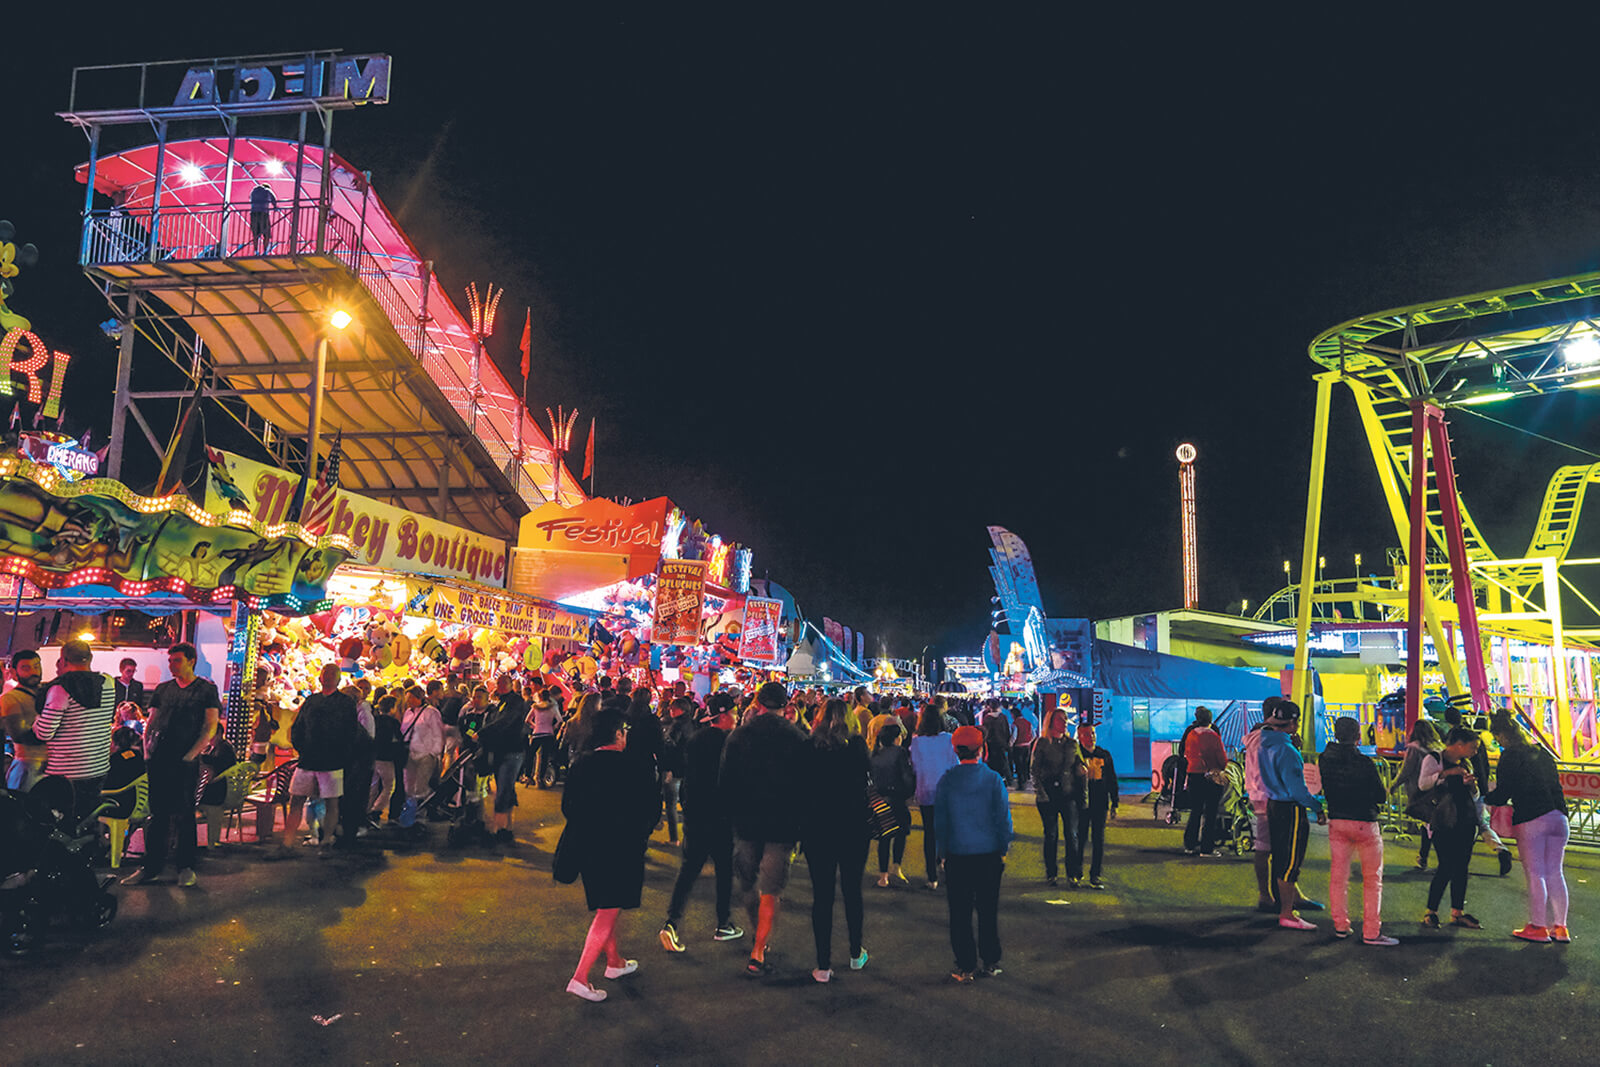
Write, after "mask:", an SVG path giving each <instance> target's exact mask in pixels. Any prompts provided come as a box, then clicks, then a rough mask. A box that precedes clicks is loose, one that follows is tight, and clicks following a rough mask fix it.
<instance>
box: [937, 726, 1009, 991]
mask: <svg viewBox="0 0 1600 1067" xmlns="http://www.w3.org/2000/svg"><path fill="white" fill-rule="evenodd" d="M951 743H952V745H953V747H954V748H955V754H956V757H957V758H958V759H959V760H960V761H961V762H959V763H958V764H956V766H954V767H952V768H950V769H949V770H948V771H946V772H945V773H944V776H943V777H941V778H940V779H939V786H938V792H937V795H936V796H935V798H934V828H935V837H936V840H937V843H938V849H939V858H940V861H941V863H942V864H943V867H944V881H945V892H946V893H947V894H948V899H949V904H950V947H951V948H953V949H954V950H955V954H956V969H955V971H954V972H953V973H952V974H951V975H950V977H952V978H954V979H955V980H956V981H957V982H961V983H967V982H971V981H972V980H973V979H974V978H975V977H976V976H977V973H978V964H979V960H980V957H981V960H982V964H983V970H982V973H983V974H985V975H987V976H988V977H991V978H993V977H997V976H998V975H999V974H1000V876H1001V875H1002V874H1003V873H1004V872H1005V869H1006V850H1007V849H1008V848H1009V847H1010V845H1011V837H1012V832H1011V804H1010V803H1009V801H1008V800H1007V799H1006V784H1005V782H1004V781H1002V780H1001V778H1000V776H999V775H998V774H996V773H995V772H994V771H993V770H992V769H990V768H989V767H987V766H985V765H984V764H983V763H980V762H979V757H980V756H981V755H982V753H983V731H982V730H979V729H978V728H977V727H976V726H962V727H960V728H958V729H957V730H956V732H955V733H954V734H953V735H952V736H951ZM974 911H976V912H977V914H978V937H977V941H976V943H974V941H973V937H972V914H973V912H974Z"/></svg>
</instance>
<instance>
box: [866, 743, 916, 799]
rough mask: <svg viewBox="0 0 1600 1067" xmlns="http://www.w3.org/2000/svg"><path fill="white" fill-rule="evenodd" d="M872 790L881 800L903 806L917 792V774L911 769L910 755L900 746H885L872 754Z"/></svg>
mask: <svg viewBox="0 0 1600 1067" xmlns="http://www.w3.org/2000/svg"><path fill="white" fill-rule="evenodd" d="M872 788H874V789H876V790H877V791H878V794H879V795H880V796H882V797H883V799H885V800H887V801H890V802H891V803H894V804H905V803H907V802H909V801H910V800H911V794H913V793H915V792H916V791H917V772H916V771H915V770H913V769H912V767H911V753H910V752H908V751H906V750H905V749H904V748H903V747H901V746H900V745H885V746H883V747H882V748H880V749H878V751H876V752H874V753H873V754H872Z"/></svg>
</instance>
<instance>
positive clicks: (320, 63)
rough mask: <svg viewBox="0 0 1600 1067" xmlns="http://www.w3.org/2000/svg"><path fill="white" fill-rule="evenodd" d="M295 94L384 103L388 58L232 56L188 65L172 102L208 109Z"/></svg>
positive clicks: (311, 98)
mask: <svg viewBox="0 0 1600 1067" xmlns="http://www.w3.org/2000/svg"><path fill="white" fill-rule="evenodd" d="M296 98H297V99H300V100H308V101H314V102H316V103H321V104H331V103H339V102H344V101H350V102H358V103H367V104H386V103H388V102H389V57H388V56H383V55H372V56H332V57H310V58H309V59H300V60H292V61H289V62H279V63H262V62H261V61H259V60H253V59H234V60H224V61H222V62H220V63H217V64H215V65H213V66H209V67H190V68H189V69H188V70H187V71H186V72H185V73H184V76H183V81H182V82H181V83H180V84H179V85H178V91H177V94H176V95H174V96H173V98H172V106H173V107H180V108H188V107H206V108H208V109H209V108H215V107H217V106H218V105H226V104H267V103H271V102H272V101H274V100H287V99H296Z"/></svg>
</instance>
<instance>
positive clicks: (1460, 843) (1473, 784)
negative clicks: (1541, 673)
mask: <svg viewBox="0 0 1600 1067" xmlns="http://www.w3.org/2000/svg"><path fill="white" fill-rule="evenodd" d="M1477 749H1478V735H1477V734H1476V733H1474V732H1473V731H1471V730H1469V729H1467V728H1466V727H1464V726H1458V727H1456V728H1455V729H1453V730H1451V731H1450V733H1449V734H1447V735H1446V736H1445V743H1444V749H1443V750H1442V751H1441V752H1439V753H1437V754H1435V753H1432V752H1430V753H1428V754H1427V755H1425V756H1423V757H1422V763H1421V766H1420V768H1419V770H1418V774H1417V786H1418V789H1419V790H1420V792H1419V795H1418V798H1417V801H1416V803H1415V804H1413V805H1412V806H1411V807H1409V808H1407V809H1406V813H1407V814H1408V815H1411V816H1412V818H1415V819H1417V820H1418V821H1425V822H1426V823H1427V824H1428V832H1429V834H1430V835H1431V836H1432V838H1433V849H1434V851H1435V852H1437V853H1438V855H1439V869H1438V870H1437V871H1435V872H1434V875H1433V882H1432V883H1431V884H1430V885H1429V886H1428V910H1427V911H1425V912H1423V915H1422V925H1423V926H1425V927H1427V928H1428V929H1430V930H1437V929H1439V914H1438V913H1439V902H1440V901H1441V900H1442V899H1443V898H1444V891H1445V887H1446V886H1449V888H1450V925H1451V926H1460V927H1463V928H1465V929H1468V930H1481V929H1483V924H1482V923H1480V922H1478V920H1477V919H1476V918H1474V917H1473V916H1472V915H1470V914H1468V913H1467V912H1466V911H1465V910H1464V909H1465V908H1466V906H1467V865H1468V864H1469V863H1471V862H1472V846H1473V845H1475V844H1476V843H1477V840H1478V804H1477V801H1478V787H1477V779H1476V778H1474V777H1473V774H1472V754H1473V753H1474V752H1476V751H1477Z"/></svg>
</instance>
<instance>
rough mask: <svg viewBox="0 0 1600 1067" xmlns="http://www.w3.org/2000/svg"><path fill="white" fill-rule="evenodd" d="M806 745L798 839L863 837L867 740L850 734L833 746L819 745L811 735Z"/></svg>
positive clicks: (865, 803)
mask: <svg viewBox="0 0 1600 1067" xmlns="http://www.w3.org/2000/svg"><path fill="white" fill-rule="evenodd" d="M807 747H808V748H809V749H810V751H809V753H807V759H806V785H805V798H806V799H805V804H804V806H803V808H802V814H803V815H804V822H803V825H802V828H801V839H802V840H805V841H828V842H835V843H837V842H844V841H859V840H861V839H862V838H864V837H866V836H867V781H868V779H869V778H870V777H871V774H872V771H871V766H870V760H869V759H868V757H867V742H866V741H865V740H864V739H862V738H861V737H860V736H859V735H854V734H852V735H851V736H850V738H849V739H848V740H847V741H846V742H845V743H844V744H843V745H841V746H839V747H837V748H823V747H822V746H820V745H818V744H817V743H816V741H815V739H813V740H812V743H811V744H810V745H809V746H807Z"/></svg>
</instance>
